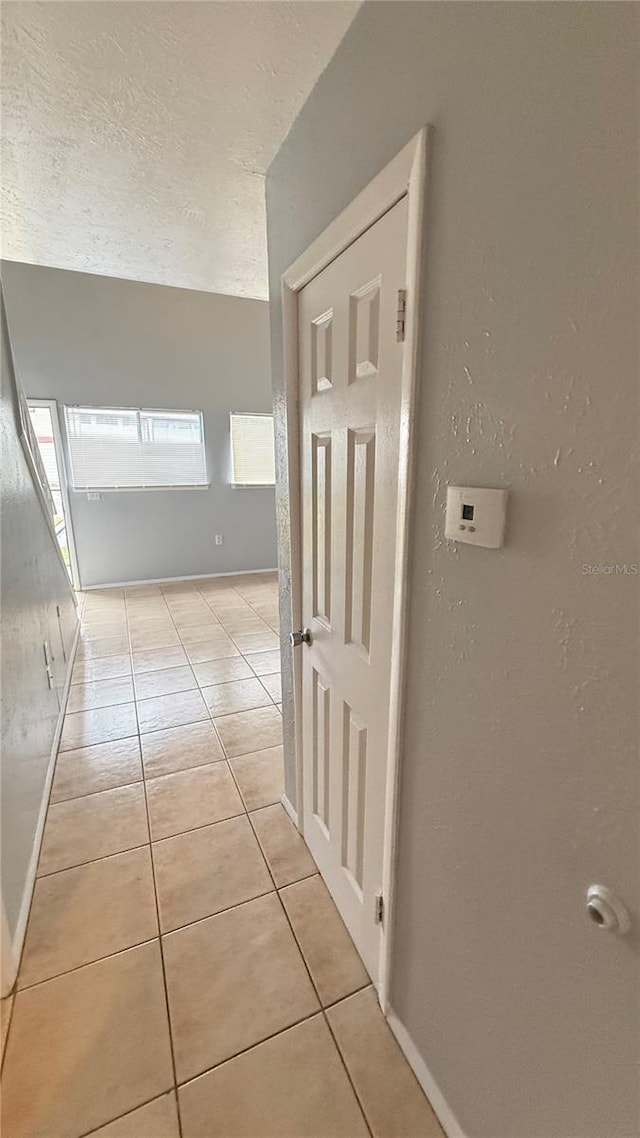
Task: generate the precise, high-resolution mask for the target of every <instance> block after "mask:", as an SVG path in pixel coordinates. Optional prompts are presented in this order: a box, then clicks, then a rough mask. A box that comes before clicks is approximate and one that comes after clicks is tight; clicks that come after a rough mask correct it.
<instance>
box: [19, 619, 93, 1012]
mask: <svg viewBox="0 0 640 1138" xmlns="http://www.w3.org/2000/svg"><path fill="white" fill-rule="evenodd" d="M79 636H80V621H79V620H78V621H77V623H76V631H75V635H74V638H73V644H72V645H71V652H70V653H69V659H68V660H67V674H66V677H65V681H64V688H63V689H62V699H61V701H60V710H59V712H58V720H57V722H56V729H55V733H54V736H53V743H52V744H51V753H50V755H49V765H48V766H47V774H46V778H45V781H44V787H43V789H42V801H41V803H40V813H39V815H38V824H37V826H36V832H35V835H34V839H33V848H32V850H31V858H30V860H29V868H28V869H27V873H26V877H25V883H24V893H23V895H22V904H21V905H20V912H19V913H18V920H17V921H16V927H15V930H14V933H13V940H12V943H11V955H12V961H11V964H12V967H11V973H12V974H11V975H10V976H9V975H5V974H4V970H3V977H2V995H3V996H5V995H8V994H9V992H10V991H11V989H12V988H13V986H14V984H15V982H16V976H17V973H18V967H19V965H20V957H21V955H22V947H23V945H24V938H25V934H26V931H27V922H28V920H29V912H30V910H31V898H32V896H33V890H34V886H35V882H36V873H37V870H38V860H39V858H40V847H41V845H42V836H43V834H44V825H45V822H46V819H47V811H48V809H49V796H50V794H51V783H52V782H53V773H54V770H55V765H56V759H57V757H58V746H59V744H60V736H61V734H62V724H63V722H64V714H65V711H66V708H67V700H68V698H69V688H70V687H71V673H72V672H73V665H74V661H75V657H76V651H77V648H78V639H79ZM7 985H8V987H7Z"/></svg>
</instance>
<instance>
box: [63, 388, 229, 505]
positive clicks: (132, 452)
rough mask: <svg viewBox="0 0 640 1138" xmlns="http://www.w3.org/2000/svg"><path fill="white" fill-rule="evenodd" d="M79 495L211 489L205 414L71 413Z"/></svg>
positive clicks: (71, 457) (87, 410) (84, 410)
mask: <svg viewBox="0 0 640 1138" xmlns="http://www.w3.org/2000/svg"><path fill="white" fill-rule="evenodd" d="M65 419H66V425H67V440H68V446H69V460H70V466H71V482H72V485H73V488H74V490H124V489H133V488H137V489H146V488H149V487H153V486H167V487H171V486H206V485H207V466H206V458H205V451H204V431H203V426H202V414H201V413H200V412H199V411H147V410H136V409H134V408H129V407H65Z"/></svg>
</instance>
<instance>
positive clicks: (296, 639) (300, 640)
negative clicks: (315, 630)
mask: <svg viewBox="0 0 640 1138" xmlns="http://www.w3.org/2000/svg"><path fill="white" fill-rule="evenodd" d="M289 644H290V645H291V647H292V648H298V647H299V645H300V644H311V629H310V628H301V629H300V631H299V632H290V633H289Z"/></svg>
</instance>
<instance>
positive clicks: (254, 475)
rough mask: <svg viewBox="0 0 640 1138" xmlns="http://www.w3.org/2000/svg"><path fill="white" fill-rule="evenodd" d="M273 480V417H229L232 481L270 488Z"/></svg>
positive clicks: (274, 473) (235, 484)
mask: <svg viewBox="0 0 640 1138" xmlns="http://www.w3.org/2000/svg"><path fill="white" fill-rule="evenodd" d="M275 480H276V472H275V457H274V449H273V415H236V414H233V415H231V481H232V483H233V485H234V486H273V485H274V483H275Z"/></svg>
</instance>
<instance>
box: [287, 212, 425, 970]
mask: <svg viewBox="0 0 640 1138" xmlns="http://www.w3.org/2000/svg"><path fill="white" fill-rule="evenodd" d="M406 243H407V203H406V199H402V200H401V201H400V202H398V204H397V205H395V206H394V207H393V208H392V209H391V210H389V211H388V213H386V214H385V215H384V216H383V217H382V218H381V219H380V220H379V221H378V222H377V223H376V224H375V225H374V226H372V227H371V228H370V229H369V230H367V232H366V233H364V234H363V235H362V236H361V237H360V238H359V239H358V241H356V242H354V244H353V245H351V246H350V247H349V248H348V249H346V250H345V252H344V253H342V254H341V256H340V257H338V258H337V259H336V260H335V261H333V262H332V263H331V264H330V265H329V266H328V267H327V268H326V269H324V270H323V272H322V273H320V274H319V275H318V276H317V277H315V278H314V279H313V280H312V281H311V282H310V283H309V284H308V285H306V286H305V288H304V289H302V290H301V292H300V293H299V296H298V328H299V345H298V347H299V361H300V364H299V367H300V375H299V379H300V404H301V425H302V439H301V451H302V527H303V535H302V536H303V589H302V593H303V620H304V624H305V625H307V626H308V627H309V628H310V629H311V634H312V642H311V644H310V645H309V646H308V647H303V648H301V649H300V651H302V652H303V653H304V662H303V671H302V690H303V698H302V737H303V816H304V832H305V837H306V839H307V842H308V843H309V846H310V847H311V850H312V852H313V854H314V856H315V858H316V861H317V862H318V865H319V867H320V870H321V872H322V874H323V877H324V879H325V881H326V882H327V885H328V887H329V889H330V891H331V893H332V895H333V897H334V899H335V901H336V903H337V905H338V908H339V909H340V912H341V913H342V916H343V918H344V920H345V922H346V924H347V927H348V928H349V931H350V932H351V935H352V936H353V938H354V940H355V942H356V944H357V946H358V948H359V950H360V952H361V954H362V956H363V959H364V961H365V963H366V965H367V967H368V969H369V971H370V973H371V975H372V978H373V979H374V980H376V979H377V975H378V964H379V953H380V930H379V926H377V925H376V923H375V896H376V893H377V892H378V891H379V890H380V888H381V884H382V855H383V837H384V822H385V816H384V806H385V789H386V781H387V761H388V731H389V699H390V678H391V677H390V666H391V640H392V609H393V595H394V574H395V538H396V528H397V509H398V460H399V425H400V400H401V382H402V352H403V346H402V344H399V343H398V342H397V341H396V312H397V299H398V290H399V289H401V288H404V286H405V280H404V273H405V265H406Z"/></svg>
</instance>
